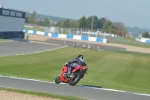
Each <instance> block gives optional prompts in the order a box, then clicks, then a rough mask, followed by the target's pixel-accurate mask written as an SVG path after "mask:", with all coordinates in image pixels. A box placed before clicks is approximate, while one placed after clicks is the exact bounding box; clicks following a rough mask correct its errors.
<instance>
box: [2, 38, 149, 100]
mask: <svg viewBox="0 0 150 100" xmlns="http://www.w3.org/2000/svg"><path fill="white" fill-rule="evenodd" d="M46 41H47V42H46V43H45V42H44V43H43V42H39V41H31V42H22V41H7V42H0V56H9V55H20V54H31V53H37V52H43V51H47V50H53V49H57V48H61V47H64V46H63V45H58V44H59V43H60V44H61V43H63V42H62V41H56V40H53V41H52V40H51V39H50V40H49V39H48V40H46ZM57 43H58V44H57ZM69 43H71V42H69ZM68 45H69V44H68ZM81 46H82V44H81ZM93 47H94V45H93ZM110 49H111V48H110ZM117 50H118V49H117ZM119 50H124V49H123V48H119ZM0 87H9V88H15V89H23V90H31V91H37V92H45V93H53V94H59V95H70V96H75V97H80V98H87V99H89V100H150V95H147V94H139V93H132V92H126V91H119V90H111V89H104V88H101V87H90V86H80V85H76V86H70V85H68V84H59V85H58V84H55V83H54V82H44V81H40V80H34V79H23V78H17V77H11V76H10V77H6V76H0Z"/></svg>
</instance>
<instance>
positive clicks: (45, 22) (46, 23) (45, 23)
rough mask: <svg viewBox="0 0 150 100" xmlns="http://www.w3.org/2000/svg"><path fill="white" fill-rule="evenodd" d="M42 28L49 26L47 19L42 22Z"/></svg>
mask: <svg viewBox="0 0 150 100" xmlns="http://www.w3.org/2000/svg"><path fill="white" fill-rule="evenodd" d="M43 26H50V22H49V19H48V18H45V19H44V21H43Z"/></svg>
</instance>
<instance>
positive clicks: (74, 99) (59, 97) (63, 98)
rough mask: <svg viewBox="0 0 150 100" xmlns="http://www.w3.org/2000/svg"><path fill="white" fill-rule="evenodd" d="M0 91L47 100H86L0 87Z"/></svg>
mask: <svg viewBox="0 0 150 100" xmlns="http://www.w3.org/2000/svg"><path fill="white" fill-rule="evenodd" d="M0 90H5V91H11V92H17V93H22V94H30V95H36V96H40V97H49V98H55V99H56V98H57V99H61V100H86V99H81V98H76V97H72V96H62V95H56V94H49V93H41V92H34V91H27V90H18V89H10V88H3V87H0Z"/></svg>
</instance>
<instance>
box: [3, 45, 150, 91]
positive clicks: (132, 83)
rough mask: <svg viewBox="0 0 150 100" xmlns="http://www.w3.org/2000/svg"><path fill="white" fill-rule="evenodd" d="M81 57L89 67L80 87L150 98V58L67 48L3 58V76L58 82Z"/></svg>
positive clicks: (138, 54) (116, 52)
mask: <svg viewBox="0 0 150 100" xmlns="http://www.w3.org/2000/svg"><path fill="white" fill-rule="evenodd" d="M79 54H83V55H84V58H85V60H86V61H87V64H88V67H89V69H88V74H86V75H85V77H84V78H83V79H82V80H81V81H80V82H79V84H82V85H92V86H98V87H102V88H111V89H118V90H125V91H130V92H140V93H141V92H142V93H147V94H150V87H149V84H150V78H149V77H150V71H149V69H150V64H149V62H150V54H142V53H131V52H122V51H95V50H88V49H82V48H72V47H67V48H62V49H58V50H54V51H47V52H43V53H38V54H29V55H20V56H8V57H0V74H2V75H7V76H17V77H24V78H33V79H40V80H46V81H54V79H55V77H56V76H57V75H58V74H59V72H60V70H61V67H62V65H63V64H64V63H65V62H66V61H68V60H70V59H72V58H74V57H76V56H77V55H79Z"/></svg>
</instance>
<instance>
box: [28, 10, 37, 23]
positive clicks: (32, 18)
mask: <svg viewBox="0 0 150 100" xmlns="http://www.w3.org/2000/svg"><path fill="white" fill-rule="evenodd" d="M29 21H30V23H32V24H36V11H34V12H33V13H32V14H31V17H30V18H29Z"/></svg>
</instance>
